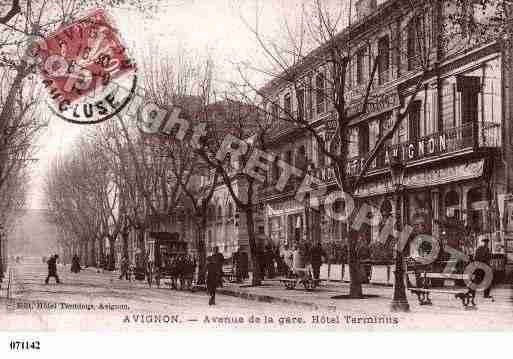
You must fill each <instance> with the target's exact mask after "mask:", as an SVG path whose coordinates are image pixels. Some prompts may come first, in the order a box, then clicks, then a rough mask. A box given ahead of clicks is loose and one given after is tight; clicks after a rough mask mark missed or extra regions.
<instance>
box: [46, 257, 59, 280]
mask: <svg viewBox="0 0 513 359" xmlns="http://www.w3.org/2000/svg"><path fill="white" fill-rule="evenodd" d="M57 259H59V256H58V255H57V254H56V255H53V256H51V257H50V259H49V260H48V262H46V263H47V264H48V276H47V277H46V280H45V284H48V282H49V281H50V277H54V278H55V281H56V282H57V284H59V283H60V282H61V281H60V280H59V276H58V275H57Z"/></svg>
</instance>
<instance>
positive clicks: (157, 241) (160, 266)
mask: <svg viewBox="0 0 513 359" xmlns="http://www.w3.org/2000/svg"><path fill="white" fill-rule="evenodd" d="M149 237H150V239H149V241H148V245H149V261H148V269H147V272H148V276H147V277H148V284H149V285H150V287H151V285H152V283H153V280H154V281H155V283H156V284H157V287H160V283H161V281H163V280H165V279H168V280H169V284H170V286H172V287H174V288H176V282H177V280H178V279H180V280H185V281H188V282H189V283H190V282H192V273H191V271H190V270H184V268H183V267H184V265H181V266H179V265H178V263H179V261H183V263H185V258H186V256H187V242H185V241H183V240H180V236H179V235H178V233H169V232H150V236H149ZM180 263H182V262H180ZM192 272H193V271H192ZM189 276H190V278H189ZM182 286H183V283H182Z"/></svg>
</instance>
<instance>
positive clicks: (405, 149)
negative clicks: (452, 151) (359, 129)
mask: <svg viewBox="0 0 513 359" xmlns="http://www.w3.org/2000/svg"><path fill="white" fill-rule="evenodd" d="M446 152H447V134H446V133H437V134H433V135H430V136H426V137H424V138H421V139H419V140H418V141H415V142H407V143H404V144H400V145H399V146H395V147H392V148H387V149H385V164H386V165H388V164H389V163H390V156H393V157H399V158H400V159H401V160H403V161H404V162H409V161H415V160H419V159H422V158H424V157H429V156H435V155H440V154H443V153H446Z"/></svg>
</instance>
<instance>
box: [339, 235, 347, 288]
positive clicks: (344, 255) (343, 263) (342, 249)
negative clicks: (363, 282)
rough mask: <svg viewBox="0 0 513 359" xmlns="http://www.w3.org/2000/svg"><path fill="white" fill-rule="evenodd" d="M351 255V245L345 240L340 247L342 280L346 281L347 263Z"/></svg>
mask: <svg viewBox="0 0 513 359" xmlns="http://www.w3.org/2000/svg"><path fill="white" fill-rule="evenodd" d="M348 257H349V247H348V245H347V241H346V240H344V241H342V243H341V244H340V247H339V262H340V281H341V282H343V281H344V274H345V272H346V263H347V261H348Z"/></svg>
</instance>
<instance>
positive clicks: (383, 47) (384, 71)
mask: <svg viewBox="0 0 513 359" xmlns="http://www.w3.org/2000/svg"><path fill="white" fill-rule="evenodd" d="M378 56H379V63H378V83H379V84H380V85H381V84H384V83H385V82H387V81H388V80H389V79H390V78H389V76H388V75H389V74H388V70H389V68H390V41H389V39H388V35H387V36H384V37H382V38H381V39H379V41H378Z"/></svg>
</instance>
